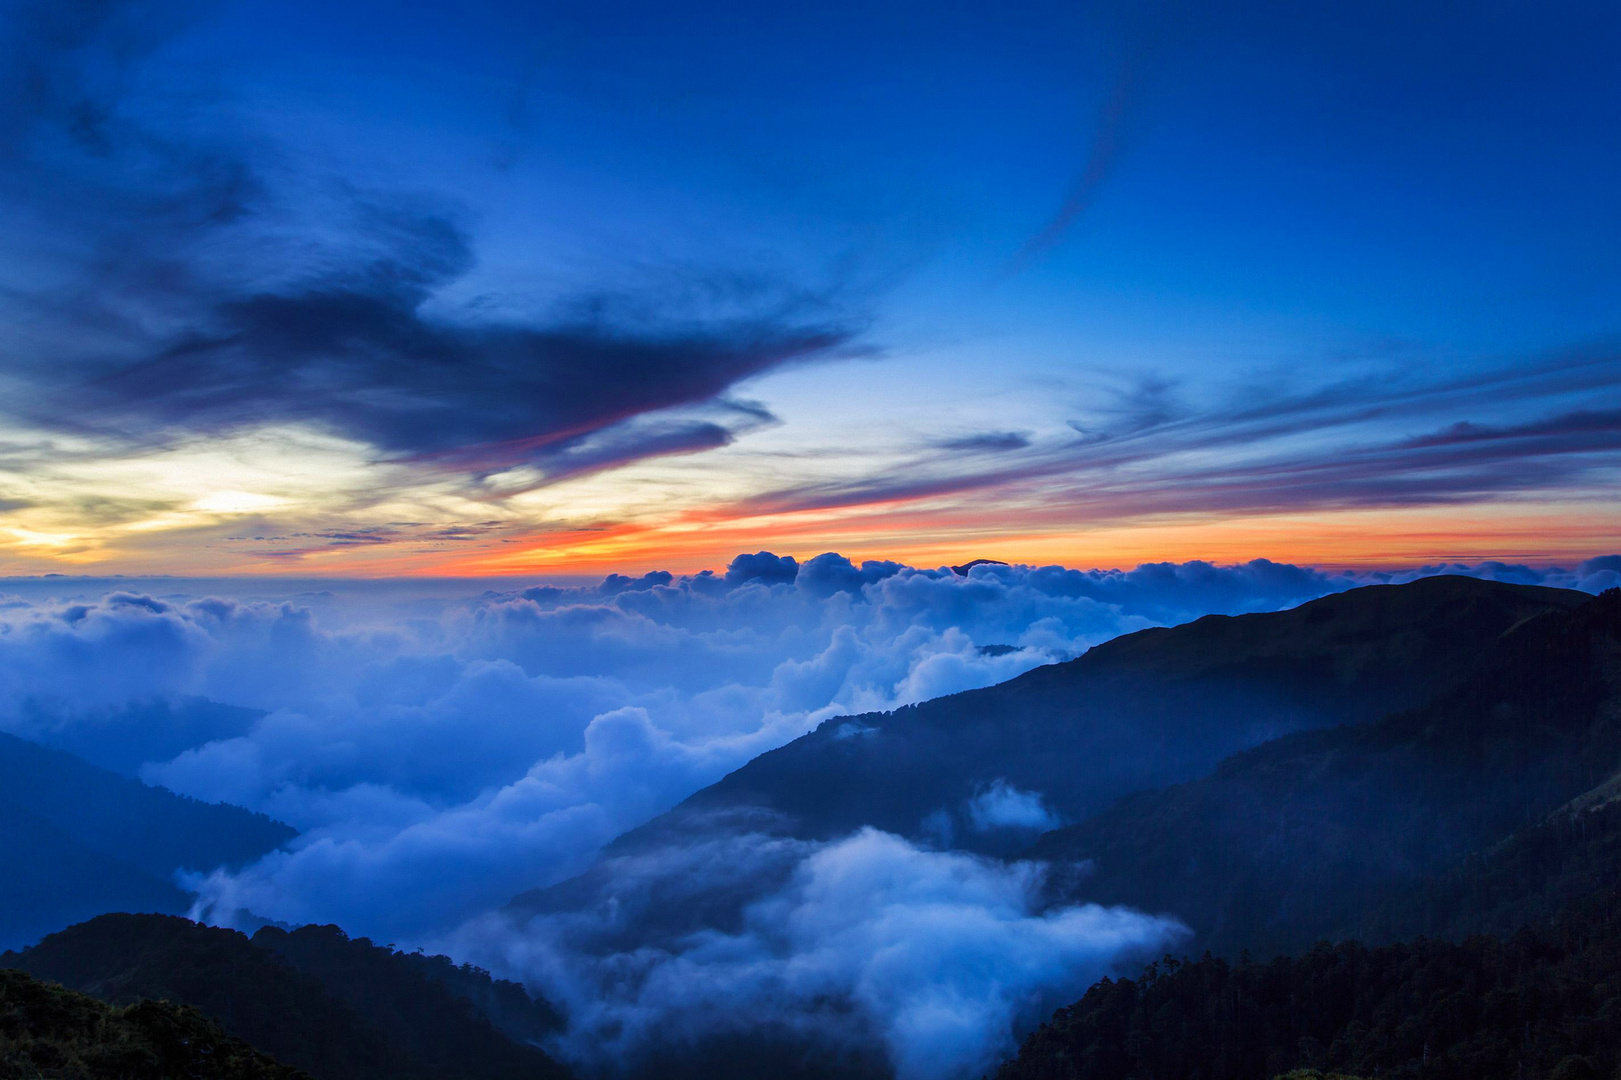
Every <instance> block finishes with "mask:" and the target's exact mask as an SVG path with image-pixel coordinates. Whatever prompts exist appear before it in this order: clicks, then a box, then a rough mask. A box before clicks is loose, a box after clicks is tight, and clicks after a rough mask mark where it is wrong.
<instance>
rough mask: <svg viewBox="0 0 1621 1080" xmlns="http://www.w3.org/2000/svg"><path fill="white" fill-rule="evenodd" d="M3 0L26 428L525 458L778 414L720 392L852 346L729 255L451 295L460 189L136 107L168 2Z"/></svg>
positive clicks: (469, 261) (9, 299)
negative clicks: (416, 182) (356, 176)
mask: <svg viewBox="0 0 1621 1080" xmlns="http://www.w3.org/2000/svg"><path fill="white" fill-rule="evenodd" d="M15 8H16V10H15V12H14V15H15V22H14V25H13V29H12V32H11V33H10V34H7V35H5V39H4V41H3V42H0V49H3V52H0V56H4V57H6V58H8V60H9V61H10V62H9V64H8V67H9V69H10V71H11V78H10V79H9V80H7V81H8V82H9V83H10V84H11V85H10V87H9V89H10V91H11V93H10V95H9V98H8V104H6V105H0V132H3V133H4V134H6V135H7V136H8V138H6V139H5V140H4V142H5V144H6V147H7V149H5V150H0V155H4V156H0V163H3V168H0V174H3V175H0V211H3V212H4V213H5V214H6V216H8V217H9V216H19V217H24V218H27V219H30V220H35V221H37V222H40V223H42V224H41V225H40V227H39V229H38V231H37V234H31V235H30V237H29V238H28V241H29V243H31V244H34V245H35V246H36V248H37V249H38V251H40V252H43V253H44V254H43V255H42V256H41V257H43V258H47V259H50V260H53V261H54V262H53V265H54V269H53V272H52V275H51V277H52V279H53V280H55V281H56V282H57V283H58V284H56V285H54V286H53V287H50V288H47V289H40V288H29V287H26V286H14V287H12V288H11V289H10V290H3V289H0V295H3V293H4V292H6V291H9V292H10V295H9V296H3V298H0V303H4V304H5V305H6V307H8V308H10V309H11V311H10V313H11V315H12V316H13V318H14V321H15V323H16V324H18V325H22V326H25V327H26V328H27V332H26V333H24V334H22V335H20V336H19V338H18V339H16V340H14V342H13V344H12V345H11V346H9V347H8V348H6V350H5V359H6V362H7V364H8V366H9V368H10V371H11V374H12V375H13V376H14V378H15V379H16V387H17V392H15V393H13V394H11V395H9V397H8V399H7V401H6V402H5V403H4V404H3V405H0V410H3V411H4V412H6V413H10V414H11V416H12V417H13V418H14V419H16V420H20V421H22V422H25V423H27V424H29V425H30V426H32V427H33V428H35V429H36V430H40V431H45V432H67V433H72V434H75V435H78V436H81V437H84V438H87V439H90V440H91V441H92V442H94V443H95V444H97V445H98V446H102V447H105V448H107V449H108V450H110V451H113V452H117V451H119V450H124V449H132V448H133V449H147V448H153V447H163V446H168V445H173V444H175V443H177V442H181V441H184V440H187V439H190V438H193V437H198V436H202V437H211V436H217V435H221V434H227V433H231V432H234V431H240V430H248V429H253V428H257V427H262V426H270V425H306V426H310V427H313V428H316V429H319V430H322V431H325V432H328V433H332V434H336V435H339V436H342V437H344V438H348V439H353V440H356V441H358V442H361V443H363V444H365V445H366V446H367V447H369V448H370V449H371V451H372V452H373V453H374V454H375V455H376V457H377V458H378V459H380V460H390V461H396V462H405V463H411V464H415V465H418V466H420V467H423V468H426V469H429V470H437V471H441V472H447V473H464V474H470V475H472V476H474V477H483V476H486V475H489V474H491V473H496V472H500V471H503V470H507V469H511V468H513V467H515V466H528V467H530V468H531V469H533V470H538V471H539V472H540V473H542V474H543V477H544V479H543V480H534V479H531V481H530V486H533V484H534V483H538V482H550V481H552V480H555V479H558V478H560V477H561V476H564V475H575V474H577V473H578V472H580V471H591V470H595V469H601V468H609V467H613V466H615V465H619V464H623V463H626V462H630V461H634V460H637V459H639V458H643V457H648V456H656V455H661V454H668V453H686V452H694V451H698V450H703V449H708V448H713V447H717V446H722V445H725V444H727V443H728V442H730V441H731V440H732V439H733V438H735V437H736V436H737V435H738V434H739V433H741V432H743V431H747V430H751V429H752V428H755V427H758V426H760V425H761V424H763V423H770V422H773V419H774V418H771V417H770V416H769V414H763V411H762V410H761V409H760V407H758V406H750V405H747V404H743V403H737V402H730V401H723V400H722V399H723V398H724V397H725V395H727V393H728V391H730V390H731V389H732V388H733V387H735V386H736V385H737V384H738V383H740V382H742V381H744V380H747V379H750V378H752V377H755V376H758V375H762V374H764V373H766V372H768V371H772V370H775V369H778V368H781V367H784V366H789V365H793V364H797V363H803V362H809V361H814V360H819V359H826V358H830V357H836V356H842V355H849V354H851V353H855V352H858V351H860V348H859V346H858V344H857V339H858V338H859V336H860V333H861V326H860V320H859V319H856V318H854V317H851V316H850V315H848V313H847V312H846V311H844V310H843V309H842V308H841V307H840V305H838V304H836V303H835V302H834V301H832V300H831V299H830V298H829V297H828V296H827V295H825V294H824V293H819V292H818V291H817V290H814V289H808V288H806V287H804V286H803V285H801V284H799V283H786V282H763V281H761V280H759V279H758V276H754V277H749V276H748V275H742V274H736V273H720V274H712V275H709V276H708V279H707V280H703V281H694V280H691V279H692V278H694V277H699V276H702V275H686V277H687V278H688V280H685V281H683V282H682V283H681V284H680V287H679V288H666V289H664V290H662V291H659V290H657V289H655V295H653V296H651V297H647V296H639V297H638V296H635V295H634V294H635V293H636V292H637V291H638V289H637V288H636V287H635V286H632V287H631V288H630V289H629V290H627V293H626V295H625V296H604V295H601V294H600V293H599V294H594V295H588V296H584V297H578V296H576V297H572V298H570V297H561V298H551V300H550V301H549V306H550V307H551V308H553V309H554V310H556V311H558V312H560V313H561V314H558V315H554V316H530V317H513V318H508V319H505V320H492V319H488V318H475V317H473V316H472V315H469V314H468V313H466V312H463V311H458V310H455V309H453V308H451V307H450V306H449V305H445V304H443V303H440V302H439V301H440V297H441V296H442V295H443V294H444V293H445V292H446V290H448V289H450V288H451V287H452V286H455V285H456V284H457V283H459V282H461V281H462V280H463V279H464V278H465V277H466V275H467V274H468V273H469V272H470V271H471V270H472V268H473V267H474V265H475V262H476V253H475V245H474V240H473V237H472V235H471V233H470V231H469V227H468V225H467V223H466V222H465V221H464V220H462V217H463V215H461V214H460V213H459V212H458V211H457V210H456V209H455V208H454V207H451V206H447V205H444V204H441V203H435V202H433V201H427V202H424V201H423V200H421V199H419V198H415V197H407V196H405V195H404V194H402V193H398V192H376V191H363V190H359V189H356V188H355V187H353V186H352V185H350V184H348V183H347V182H345V181H344V180H343V179H342V178H320V177H307V176H299V175H295V174H296V171H297V170H295V169H292V168H291V167H290V166H289V163H288V162H287V161H283V160H280V159H279V158H278V155H277V150H276V149H275V148H274V147H272V146H268V145H266V144H264V143H263V142H256V141H254V138H253V136H252V135H251V133H250V134H241V135H238V136H236V137H234V138H225V137H221V136H210V135H209V134H208V133H207V123H208V121H207V119H206V117H205V116H204V115H203V114H205V113H206V112H207V110H206V109H194V110H192V111H191V112H189V113H183V114H182V115H183V116H184V119H182V120H176V119H174V118H173V116H170V115H167V114H164V115H166V118H165V119H162V120H155V121H154V120H152V119H150V117H151V116H153V115H157V114H158V113H161V112H162V111H161V110H158V111H157V113H154V111H153V110H152V109H150V108H147V109H145V111H144V112H143V106H148V105H150V104H151V103H150V102H148V101H146V100H145V99H143V98H142V97H141V95H140V94H139V93H137V92H136V91H134V90H132V89H131V87H132V86H135V85H136V84H138V83H139V82H140V80H139V79H138V78H136V75H137V73H138V72H139V71H140V70H141V69H142V65H143V64H146V63H150V62H156V59H155V58H156V57H157V56H158V54H159V53H161V50H162V48H163V46H164V45H165V44H166V42H167V40H168V39H169V38H170V37H171V36H172V35H173V34H174V33H175V32H176V31H177V30H178V29H180V28H182V27H183V26H184V24H185V21H186V18H187V16H188V15H189V9H188V8H187V7H186V6H185V5H177V4H163V3H158V4H147V3H139V2H136V0H125V2H122V3H63V4H32V3H25V4H20V5H15ZM194 114H195V115H194ZM143 117H146V119H143ZM227 126H229V125H227ZM311 191H314V192H317V193H318V195H317V196H311V195H310V192H311ZM642 291H645V288H644V289H643V290H642ZM530 306H531V307H533V306H534V305H533V304H531V305H530ZM542 306H547V305H546V304H543V305H542ZM509 489H510V490H517V489H518V488H517V487H514V486H509V488H504V489H503V491H506V490H509Z"/></svg>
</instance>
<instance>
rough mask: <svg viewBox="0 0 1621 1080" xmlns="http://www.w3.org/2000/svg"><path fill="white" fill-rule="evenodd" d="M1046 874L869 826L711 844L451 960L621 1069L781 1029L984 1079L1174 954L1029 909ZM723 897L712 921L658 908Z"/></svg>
mask: <svg viewBox="0 0 1621 1080" xmlns="http://www.w3.org/2000/svg"><path fill="white" fill-rule="evenodd" d="M1042 874H1043V868H1042V867H1041V866H1039V865H1036V864H1031V863H1014V864H1004V863H1000V862H996V861H994V860H987V859H981V858H977V857H974V856H970V855H964V854H960V853H950V852H935V851H927V850H923V849H919V848H917V847H914V846H913V845H911V844H909V843H907V842H906V841H904V840H902V839H900V838H899V837H896V836H891V835H888V834H886V833H881V832H877V831H875V830H872V829H864V830H862V831H860V832H857V833H855V834H854V835H852V836H849V837H847V838H845V839H842V840H838V841H835V842H831V843H824V844H813V843H806V842H801V841H793V840H785V839H782V838H772V837H767V836H762V835H753V834H749V835H733V834H721V835H718V836H715V837H711V838H707V839H702V840H695V841H693V842H691V843H689V844H687V845H684V846H679V847H666V848H663V849H660V850H658V851H656V852H653V853H651V854H648V855H645V856H635V857H625V858H621V859H618V860H615V861H614V863H613V865H612V866H611V868H610V872H609V873H608V874H607V875H606V876H605V877H604V878H603V879H602V880H603V881H604V882H605V883H606V884H605V885H604V886H603V888H602V889H601V892H600V893H593V894H591V895H589V896H587V897H585V898H583V900H582V901H581V902H578V903H576V904H575V905H573V907H572V908H571V909H570V910H568V911H561V912H543V913H539V914H528V913H524V912H508V913H502V914H498V915H491V916H486V917H484V918H482V919H480V920H477V921H475V922H473V923H472V924H470V925H469V926H467V927H465V928H463V930H462V931H460V932H459V934H458V935H457V936H456V938H455V939H454V940H455V946H456V947H457V948H458V950H459V951H461V952H464V953H471V954H473V955H475V956H476V957H478V958H479V959H480V961H481V962H485V963H490V964H493V965H495V966H497V967H499V968H501V969H502V970H506V971H508V972H511V973H515V974H518V975H520V976H523V977H525V978H527V979H528V980H529V981H530V982H531V984H532V985H536V986H538V987H539V988H540V989H541V990H542V991H543V992H544V993H546V994H547V995H548V996H549V997H550V998H551V999H552V1000H555V1001H559V1002H561V1003H563V1005H564V1006H565V1008H566V1009H567V1010H568V1012H569V1016H570V1028H569V1030H568V1032H567V1034H566V1035H564V1036H563V1037H562V1038H561V1039H560V1041H559V1043H558V1045H557V1046H556V1047H555V1049H557V1050H558V1051H559V1052H560V1053H562V1054H563V1055H564V1056H566V1057H568V1058H569V1059H571V1060H573V1061H576V1062H579V1063H582V1064H584V1065H585V1066H586V1067H587V1069H588V1070H589V1069H597V1070H603V1071H608V1072H612V1071H614V1070H615V1069H616V1068H623V1067H625V1066H626V1065H627V1064H633V1063H635V1062H637V1061H638V1060H640V1059H642V1057H643V1056H644V1055H645V1054H646V1053H648V1052H649V1051H651V1050H655V1049H657V1048H658V1047H660V1046H662V1045H667V1044H670V1043H675V1044H680V1045H699V1046H701V1045H702V1043H703V1041H704V1040H705V1039H706V1038H715V1037H724V1036H726V1035H728V1034H733V1033H736V1032H738V1031H755V1032H758V1031H772V1032H776V1033H779V1035H786V1036H788V1037H796V1038H798V1039H801V1040H804V1041H806V1042H809V1043H814V1044H820V1045H823V1046H829V1045H831V1046H835V1047H844V1048H847V1049H850V1048H857V1049H858V1048H859V1044H860V1043H861V1042H862V1041H863V1040H872V1041H874V1042H876V1043H877V1044H878V1045H879V1047H880V1048H881V1049H882V1051H883V1052H884V1054H885V1056H887V1058H888V1060H889V1061H890V1062H891V1063H892V1065H893V1066H894V1068H895V1070H896V1073H897V1075H898V1077H899V1078H900V1080H914V1078H923V1077H930V1078H949V1077H962V1076H977V1075H979V1074H980V1073H981V1072H983V1071H984V1070H985V1069H986V1068H987V1067H989V1066H991V1065H992V1064H994V1062H995V1060H996V1059H997V1058H998V1057H999V1056H1001V1055H1002V1054H1004V1053H1006V1052H1007V1051H1008V1050H1010V1049H1011V1048H1012V1046H1013V1045H1014V1044H1015V1043H1014V1040H1015V1034H1016V1032H1017V1031H1018V1030H1019V1029H1020V1028H1021V1027H1022V1026H1027V1025H1028V1024H1030V1023H1032V1022H1033V1021H1034V1020H1035V1019H1037V1018H1038V1017H1039V1016H1041V1015H1043V1014H1044V1013H1045V1012H1046V1011H1047V1010H1049V1009H1050V1008H1052V1007H1053V1005H1054V1004H1056V1003H1058V1002H1062V1001H1065V1000H1068V999H1070V998H1072V997H1074V996H1077V995H1078V994H1079V993H1080V992H1081V991H1082V990H1084V988H1085V987H1086V986H1087V985H1089V984H1090V983H1091V982H1092V981H1093V980H1095V979H1096V978H1098V977H1099V976H1101V975H1103V974H1106V973H1108V972H1109V971H1110V970H1111V969H1112V968H1113V967H1115V965H1117V964H1119V963H1122V962H1136V961H1137V960H1139V959H1140V958H1141V957H1142V956H1143V954H1145V953H1147V952H1152V951H1154V950H1158V949H1161V948H1164V947H1166V946H1168V945H1171V944H1173V943H1175V942H1176V941H1178V940H1180V938H1181V937H1182V935H1183V934H1184V933H1185V931H1184V929H1183V928H1182V927H1181V926H1180V925H1179V924H1177V923H1176V922H1174V921H1172V920H1169V919H1165V918H1159V917H1153V916H1148V915H1144V914H1141V913H1138V912H1133V911H1129V910H1126V909H1121V908H1104V907H1099V906H1097V905H1080V906H1073V907H1064V908H1058V909H1054V910H1047V911H1042V910H1039V909H1038V907H1037V903H1036V895H1037V893H1038V891H1039V886H1040V883H1041V879H1042ZM698 896H703V897H705V898H706V902H707V903H708V904H709V905H710V911H711V914H712V915H715V914H717V913H716V912H715V910H714V905H715V904H716V902H717V901H716V898H717V897H720V898H726V897H730V898H731V908H732V910H731V911H726V912H720V913H718V916H719V917H718V920H717V921H723V922H735V927H731V928H724V929H723V928H716V927H703V926H692V925H684V924H682V922H681V919H680V916H679V915H677V916H674V917H671V916H670V915H669V914H668V913H667V912H665V911H664V910H663V909H664V908H667V907H670V906H680V905H682V904H683V901H689V900H691V899H692V898H694V897H698Z"/></svg>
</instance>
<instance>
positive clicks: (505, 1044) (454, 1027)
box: [0, 915, 567, 1080]
mask: <svg viewBox="0 0 1621 1080" xmlns="http://www.w3.org/2000/svg"><path fill="white" fill-rule="evenodd" d="M0 967H12V968H18V969H21V970H24V971H27V972H28V973H30V974H32V975H34V976H36V977H38V978H43V979H50V980H52V981H55V982H60V983H62V984H64V985H65V986H68V987H70V988H72V989H75V990H79V991H82V992H84V993H88V994H91V995H94V996H95V997H97V998H101V999H103V1000H106V1001H108V1002H111V1003H113V1004H118V1005H122V1004H129V1003H133V1002H137V1001H140V1000H142V999H166V1000H169V1001H174V1002H179V1003H183V1004H186V1005H189V1006H193V1007H195V1008H196V1009H198V1010H199V1011H201V1012H202V1013H203V1014H204V1015H206V1016H208V1017H210V1018H211V1019H213V1020H215V1021H217V1022H218V1023H219V1024H220V1025H221V1026H222V1027H223V1028H224V1029H225V1030H226V1031H227V1032H229V1033H230V1034H232V1035H233V1036H235V1037H237V1038H240V1039H243V1040H245V1041H246V1042H248V1043H251V1044H252V1045H254V1046H256V1047H259V1048H260V1049H262V1050H264V1051H266V1052H267V1053H270V1054H272V1055H274V1056H275V1058H276V1059H277V1060H279V1061H283V1062H286V1063H288V1064H290V1065H295V1066H297V1067H299V1068H301V1069H304V1070H305V1071H307V1072H308V1073H310V1074H311V1075H312V1076H313V1077H315V1078H316V1080H391V1078H398V1080H430V1078H435V1080H520V1078H522V1080H545V1078H548V1077H556V1078H561V1077H564V1076H566V1075H567V1072H566V1070H564V1069H563V1068H562V1067H561V1066H560V1065H558V1064H557V1063H556V1062H555V1061H553V1060H552V1059H551V1058H549V1057H548V1056H547V1055H546V1054H545V1053H543V1052H542V1051H540V1050H539V1049H537V1048H535V1047H533V1046H529V1045H526V1044H523V1043H521V1042H519V1041H515V1040H514V1039H513V1038H510V1037H508V1036H507V1035H505V1034H503V1033H502V1032H501V1031H500V1030H498V1029H497V1027H496V1026H495V1024H494V1023H492V1021H491V1019H490V1018H489V1016H487V1015H486V1014H485V1013H484V1012H482V1011H481V1010H480V1008H479V1007H478V1006H476V1005H475V1004H474V1003H473V1000H472V999H474V998H477V997H481V996H482V997H485V998H492V999H493V998H502V999H506V1004H507V1007H508V1010H509V1014H517V1013H520V1012H521V1009H520V1007H518V1006H517V1005H516V1004H515V1003H514V1002H512V1001H511V1000H510V997H511V992H512V991H516V992H517V993H518V994H522V993H523V991H522V990H521V988H518V987H515V986H513V985H512V984H499V983H496V982H494V981H493V980H491V979H489V977H488V975H487V974H484V973H481V972H476V971H475V970H474V969H470V968H453V967H450V965H449V961H443V962H442V963H436V962H435V961H433V960H432V958H419V957H414V956H406V955H403V954H400V953H396V952H394V951H392V950H390V949H385V948H381V947H379V946H375V945H372V944H371V943H370V942H368V941H365V940H364V939H358V940H350V939H349V938H347V937H345V936H344V935H343V934H342V933H341V932H339V931H338V930H337V929H336V928H335V927H304V928H302V929H300V930H296V931H293V932H292V933H287V932H286V931H282V930H277V929H273V928H266V929H264V930H261V931H259V933H258V934H256V935H255V936H254V938H253V939H252V940H251V941H250V940H249V939H248V938H247V937H246V936H245V935H243V934H240V933H238V932H236V931H234V930H224V929H220V928H217V927H209V926H202V925H199V924H197V923H193V922H190V921H189V920H186V919H179V918H174V917H171V916H163V915H105V916H102V917H100V918H97V919H93V920H91V921H90V922H87V923H83V924H81V925H78V926H73V927H69V928H68V929H66V930H63V931H61V932H59V933H56V934H52V935H50V936H49V937H47V938H45V939H44V940H43V941H42V942H40V943H39V944H38V945H36V946H34V947H33V948H31V949H26V950H24V951H23V952H21V953H6V954H4V955H0ZM445 968H449V971H448V972H447V971H445V970H444V969H445ZM524 998H525V1000H527V995H524ZM506 1020H507V1022H508V1025H509V1026H511V1025H516V1024H520V1023H525V1022H527V1024H528V1026H529V1027H530V1028H531V1029H533V1030H536V1031H542V1030H545V1029H546V1028H547V1026H548V1024H550V1023H553V1022H555V1014H553V1013H551V1011H550V1010H549V1008H547V1007H546V1006H544V1005H540V1006H538V1007H535V1008H533V1009H532V1010H531V1011H530V1013H529V1015H528V1016H527V1020H526V1021H525V1020H524V1019H522V1018H521V1017H519V1016H517V1015H508V1016H507V1017H506Z"/></svg>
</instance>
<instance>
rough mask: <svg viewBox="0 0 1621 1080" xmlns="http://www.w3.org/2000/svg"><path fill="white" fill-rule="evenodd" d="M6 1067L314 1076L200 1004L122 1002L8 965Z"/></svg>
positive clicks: (0, 1051)
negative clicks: (282, 1061)
mask: <svg viewBox="0 0 1621 1080" xmlns="http://www.w3.org/2000/svg"><path fill="white" fill-rule="evenodd" d="M0 1075H3V1076H6V1077H15V1078H17V1080H33V1078H36V1077H37V1078H41V1080H44V1078H49V1080H175V1078H177V1077H186V1078H187V1080H309V1078H308V1077H307V1076H306V1075H305V1074H304V1073H302V1072H299V1071H298V1070H297V1069H292V1068H288V1067H287V1066H285V1065H279V1064H277V1063H276V1062H275V1061H274V1060H273V1059H271V1058H270V1057H269V1056H267V1055H265V1054H262V1053H260V1052H259V1051H258V1050H255V1049H254V1048H253V1047H251V1046H249V1045H248V1044H247V1043H245V1042H243V1041H242V1040H240V1039H234V1038H232V1037H231V1036H229V1035H227V1034H226V1033H225V1032H224V1031H223V1030H221V1028H220V1026H219V1025H218V1024H216V1023H214V1022H213V1021H211V1020H208V1019H206V1018H205V1017H204V1016H203V1015H202V1014H201V1013H200V1012H198V1011H197V1010H196V1009H192V1008H189V1007H187V1006H184V1005H174V1004H171V1003H169V1002H166V1001H141V1002H137V1003H136V1004H133V1005H129V1006H125V1007H123V1008H118V1007H115V1006H111V1005H108V1004H107V1003H106V1002H103V1001H98V1000H96V999H95V998H93V997H90V996H88V995H86V994H78V993H74V992H73V991H71V990H64V989H63V988H62V987H60V986H53V985H51V984H49V983H44V982H40V981H38V980H36V979H33V978H31V977H29V976H28V975H25V974H24V973H22V972H20V971H3V970H0Z"/></svg>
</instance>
